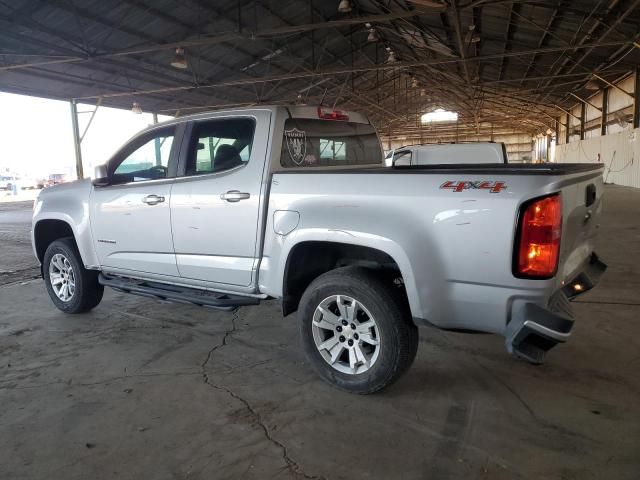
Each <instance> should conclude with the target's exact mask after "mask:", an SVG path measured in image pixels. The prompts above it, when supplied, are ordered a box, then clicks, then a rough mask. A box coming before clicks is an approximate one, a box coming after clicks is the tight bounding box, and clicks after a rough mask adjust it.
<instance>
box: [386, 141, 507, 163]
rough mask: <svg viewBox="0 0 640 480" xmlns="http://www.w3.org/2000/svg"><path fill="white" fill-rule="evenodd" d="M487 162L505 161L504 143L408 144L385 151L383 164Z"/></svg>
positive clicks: (505, 150)
mask: <svg viewBox="0 0 640 480" xmlns="http://www.w3.org/2000/svg"><path fill="white" fill-rule="evenodd" d="M487 163H507V149H506V147H505V145H504V143H496V142H474V143H438V144H425V145H409V146H406V147H400V148H396V149H395V150H391V151H390V152H388V153H387V155H386V157H385V165H386V166H387V167H391V166H394V165H396V166H408V165H453V164H466V165H477V164H487Z"/></svg>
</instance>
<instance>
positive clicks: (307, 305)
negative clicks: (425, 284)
mask: <svg viewBox="0 0 640 480" xmlns="http://www.w3.org/2000/svg"><path fill="white" fill-rule="evenodd" d="M392 288H394V287H392V286H390V285H388V284H385V283H384V282H383V281H382V280H381V279H380V278H378V277H377V276H375V275H374V274H373V273H371V272H369V271H367V270H366V269H363V268H355V267H346V268H341V269H337V270H333V271H331V272H328V273H325V274H324V275H321V276H320V277H318V278H317V279H315V280H314V281H313V282H312V283H311V285H309V287H308V288H307V290H306V291H305V292H304V295H303V296H302V299H301V301H300V309H299V311H298V316H299V328H300V334H301V337H302V344H303V348H304V351H305V354H306V356H307V358H308V360H309V362H310V363H311V365H312V366H313V368H314V369H315V370H316V371H317V372H318V374H319V375H320V377H322V379H324V380H325V381H327V382H329V383H331V384H332V385H335V386H336V387H337V388H339V389H341V390H345V391H348V392H352V393H360V394H367V393H373V392H376V391H378V390H380V389H382V388H384V387H386V386H387V385H389V384H391V383H393V382H394V381H395V380H397V379H398V378H399V377H400V376H401V375H402V374H403V373H404V372H405V371H406V370H407V368H409V366H411V363H413V360H414V358H415V355H416V351H417V348H418V329H417V327H416V326H415V325H414V324H413V322H412V321H411V318H410V315H409V314H408V308H407V307H406V306H405V305H404V304H403V303H402V301H401V300H400V299H399V298H398V296H397V295H394V292H393V291H392V290H391V289H392Z"/></svg>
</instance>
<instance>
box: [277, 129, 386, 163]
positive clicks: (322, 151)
mask: <svg viewBox="0 0 640 480" xmlns="http://www.w3.org/2000/svg"><path fill="white" fill-rule="evenodd" d="M382 163H383V155H382V150H381V149H380V142H379V141H378V136H377V135H376V131H375V129H374V128H373V126H371V125H365V124H362V123H352V122H341V121H331V120H321V119H308V118H288V119H287V120H286V121H285V123H284V138H283V139H282V150H281V152H280V164H281V165H282V166H283V167H326V166H338V165H345V166H348V165H381V164H382Z"/></svg>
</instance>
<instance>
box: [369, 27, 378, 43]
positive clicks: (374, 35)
mask: <svg viewBox="0 0 640 480" xmlns="http://www.w3.org/2000/svg"><path fill="white" fill-rule="evenodd" d="M378 40H380V37H379V36H378V32H376V29H375V28H370V29H369V35H367V42H368V43H376V42H377V41H378Z"/></svg>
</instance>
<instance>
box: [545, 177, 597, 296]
mask: <svg viewBox="0 0 640 480" xmlns="http://www.w3.org/2000/svg"><path fill="white" fill-rule="evenodd" d="M556 186H557V187H559V190H560V192H561V194H562V237H561V240H560V257H559V260H558V273H557V275H556V278H557V280H558V283H559V284H560V283H562V282H566V281H569V280H571V279H573V277H575V275H576V274H577V273H578V272H579V270H580V269H581V268H582V267H583V266H584V263H585V262H586V261H587V260H588V259H589V257H590V256H591V254H592V253H593V251H594V249H595V245H594V241H595V237H596V234H597V231H598V228H599V221H600V214H601V212H602V194H603V191H604V190H603V180H602V168H599V169H597V170H595V171H592V172H589V173H581V174H577V173H574V174H571V175H569V176H564V177H560V178H558V180H557V184H556Z"/></svg>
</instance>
